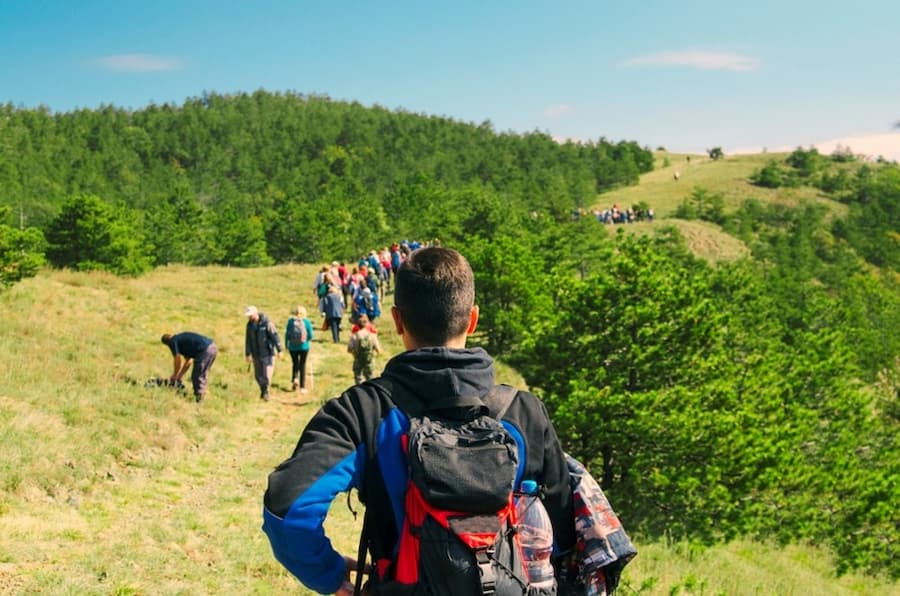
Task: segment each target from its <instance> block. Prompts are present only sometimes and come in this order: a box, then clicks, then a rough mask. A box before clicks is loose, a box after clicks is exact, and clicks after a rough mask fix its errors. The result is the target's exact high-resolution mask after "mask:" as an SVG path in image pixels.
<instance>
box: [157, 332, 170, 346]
mask: <svg viewBox="0 0 900 596" xmlns="http://www.w3.org/2000/svg"><path fill="white" fill-rule="evenodd" d="M159 341H161V342H163V343H164V344H166V345H167V346H168V345H171V344H172V336H171V334H169V333H164V334H163V336H162V337H160V338H159Z"/></svg>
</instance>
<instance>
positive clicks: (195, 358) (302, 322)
mask: <svg viewBox="0 0 900 596" xmlns="http://www.w3.org/2000/svg"><path fill="white" fill-rule="evenodd" d="M431 244H433V242H428V243H426V244H425V245H424V246H428V245H431ZM422 246H423V244H422V243H420V242H419V241H416V240H413V241H411V242H410V241H407V240H403V241H401V242H395V243H394V244H392V245H391V246H390V247H384V248H382V249H381V250H377V251H376V250H371V251H369V253H368V254H367V255H363V256H361V257H360V258H359V260H358V262H357V263H356V265H355V266H353V267H352V268H351V269H348V268H347V266H346V265H345V264H344V263H340V262H338V261H334V262H332V264H331V267H328V266H325V267H322V269H321V270H320V271H319V273H318V274H317V275H316V280H315V284H314V290H315V293H316V296H317V299H318V308H319V312H320V313H321V314H322V317H323V326H322V330H330V331H331V337H332V340H333V341H334V342H335V343H339V342H340V341H341V337H340V335H341V329H342V322H343V319H344V313H345V309H348V308H349V311H350V317H349V318H350V323H351V324H352V328H351V335H350V340H349V341H348V343H347V351H348V352H350V354H352V355H353V376H354V378H355V379H356V382H357V383H360V382H362V381H363V380H368V379H371V378H372V376H373V374H374V372H373V366H374V358H375V355H376V354H379V353H381V351H382V350H381V344H380V343H379V341H378V335H377V334H378V331H377V329H376V327H375V321H376V320H377V319H378V318H379V317H380V316H381V301H382V300H383V298H384V294H385V292H390V291H391V289H390V288H391V283H392V278H393V273H392V272H395V271H396V270H397V269H398V268H399V267H400V265H401V264H402V263H403V262H404V261H405V260H406V259H408V258H409V255H410V254H412V252H413V251H415V250H417V249H418V248H420V247H422ZM244 316H246V317H247V327H246V331H245V338H244V354H245V357H246V360H247V363H248V365H249V366H252V368H253V376H254V378H255V380H256V383H257V385H258V386H259V390H260V394H259V396H260V398H261V399H262V400H264V401H268V399H269V388H270V387H271V385H272V378H273V375H274V371H275V359H276V358H281V357H282V355H283V353H284V351H285V349H286V350H287V352H288V354H290V357H291V389H292V390H297V389H299V390H300V393H301V394H305V393H307V392H308V387H307V385H308V379H309V378H310V375H307V370H308V359H309V349H310V345H311V344H310V342H311V341H312V339H313V324H312V322H311V321H310V319H309V316H308V313H307V310H306V308H304V307H303V306H296V307H294V308H293V309H292V311H291V316H290V318H289V319H288V321H287V325H286V328H285V331H284V341H283V342H282V340H281V335H280V334H279V332H278V330H277V328H276V327H275V324H274V323H273V322H272V321H271V319H270V318H269V317H268V316H267V315H266V314H265V313H263V312H261V311H260V310H259V309H258V308H257V307H256V306H252V305H251V306H248V307H247V308H246V310H245V312H244ZM161 341H162V343H163V344H165V345H166V346H167V347H168V348H169V350H170V351H171V353H172V357H173V363H174V364H173V372H172V375H171V376H170V377H169V378H168V379H165V381H166V384H167V385H170V386H181V385H182V378H183V377H184V376H185V375H186V374H187V371H188V370H189V369H190V370H191V382H192V389H193V393H194V399H195V401H197V402H198V403H199V402H201V401H203V399H204V398H205V397H206V394H207V392H208V386H209V371H210V368H211V367H212V365H213V362H215V359H216V356H217V355H218V348H217V346H216V344H215V342H214V341H213V340H212V338H210V337H207V336H204V335H201V334H199V333H195V332H193V331H185V332H182V333H178V334H175V335H172V334H168V333H167V334H164V335H163V336H162V338H161ZM192 365H193V368H192Z"/></svg>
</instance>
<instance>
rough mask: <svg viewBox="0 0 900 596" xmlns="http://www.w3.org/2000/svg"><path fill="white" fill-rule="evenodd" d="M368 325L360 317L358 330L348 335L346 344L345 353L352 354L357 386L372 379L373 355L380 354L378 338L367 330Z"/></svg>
mask: <svg viewBox="0 0 900 596" xmlns="http://www.w3.org/2000/svg"><path fill="white" fill-rule="evenodd" d="M368 323H369V321H368V320H367V319H366V318H365V316H363V317H361V318H360V328H359V329H357V331H356V332H355V333H353V334H351V335H350V341H348V342H347V351H348V352H350V353H351V354H353V378H354V379H355V380H356V384H357V385H359V384H360V383H362V382H363V380H366V381H368V380H369V379H371V378H372V367H373V365H374V364H375V355H376V354H380V353H381V344H379V343H378V336H377V335H376V334H374V333H372V332H371V331H370V330H369V328H368Z"/></svg>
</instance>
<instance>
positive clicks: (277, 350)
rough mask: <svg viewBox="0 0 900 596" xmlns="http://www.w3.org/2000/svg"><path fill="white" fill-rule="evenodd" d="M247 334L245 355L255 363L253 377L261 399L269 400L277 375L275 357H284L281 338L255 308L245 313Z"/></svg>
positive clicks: (263, 314)
mask: <svg viewBox="0 0 900 596" xmlns="http://www.w3.org/2000/svg"><path fill="white" fill-rule="evenodd" d="M244 316H246V317H247V332H246V334H245V336H244V355H245V356H246V357H247V362H253V376H254V378H255V379H256V383H257V384H258V385H259V398H260V399H262V400H264V401H268V400H269V386H270V385H271V384H272V375H273V374H274V373H275V356H276V355H277V356H278V357H279V358H281V357H282V348H281V337H280V336H279V335H278V330H277V329H276V328H275V325H274V324H273V323H272V321H270V320H269V317H267V316H266V315H265V313H262V312H260V311H259V309H258V308H256V307H255V306H248V307H247V309H246V310H245V311H244Z"/></svg>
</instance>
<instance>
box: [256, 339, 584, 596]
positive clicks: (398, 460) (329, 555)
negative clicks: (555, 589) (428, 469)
mask: <svg viewBox="0 0 900 596" xmlns="http://www.w3.org/2000/svg"><path fill="white" fill-rule="evenodd" d="M493 386H494V366H493V361H492V360H491V357H490V356H489V355H488V354H487V352H485V351H484V350H482V349H480V348H475V349H450V348H423V349H419V350H412V351H408V352H404V353H402V354H400V355H398V356H395V357H394V358H392V359H391V360H390V361H389V362H388V364H387V366H386V367H385V370H384V373H383V374H382V376H381V378H379V379H376V380H374V381H369V382H366V383H362V384H360V385H356V386H354V387H352V388H350V389H348V390H347V391H345V392H344V393H343V394H342V395H341V396H340V397H336V398H334V399H331V400H329V401H328V402H327V403H326V404H325V405H324V406H322V408H321V409H320V410H319V411H318V412H317V413H316V415H315V416H314V417H313V418H312V420H310V422H309V424H308V425H307V427H306V429H304V431H303V434H302V435H301V437H300V441H299V443H298V444H297V447H296V449H295V450H294V453H293V455H292V456H291V457H290V458H289V459H287V460H286V461H284V462H283V463H282V464H281V465H279V466H278V467H277V468H276V469H275V471H273V472H272V473H271V474H270V475H269V486H268V490H267V491H266V494H265V498H264V508H263V531H265V533H266V535H267V536H268V537H269V541H270V542H271V544H272V550H273V552H274V554H275V558H276V559H278V561H280V562H281V563H282V564H283V565H284V566H285V567H286V568H287V569H288V570H289V571H290V572H291V573H293V574H294V575H295V576H296V577H297V578H298V579H299V580H300V581H301V582H303V584H304V585H306V586H307V587H309V588H311V589H313V590H316V591H317V592H320V593H323V594H330V593H333V592H335V591H336V590H337V589H338V588H339V587H340V586H341V583H342V582H343V580H344V576H345V568H344V561H343V558H342V554H341V553H338V552H337V551H335V550H334V548H333V547H332V545H331V542H330V540H329V539H328V537H327V536H326V535H325V532H324V529H323V523H324V520H325V517H326V515H327V513H328V509H329V507H330V505H331V503H332V501H333V500H334V499H335V498H336V497H337V496H338V494H339V493H342V492H346V491H349V490H351V489H354V488H356V489H357V490H359V493H360V498H361V499H362V500H363V502H364V503H365V505H366V507H367V509H371V513H374V515H370V516H369V517H370V520H371V521H370V523H371V524H372V526H373V527H372V528H371V530H370V532H369V534H370V538H371V546H370V548H371V552H372V554H373V558H374V559H376V560H378V559H392V558H393V555H395V554H396V548H397V541H398V537H399V535H400V531H401V528H402V526H403V502H404V492H405V490H406V487H407V484H408V478H407V472H406V460H405V456H404V454H403V451H402V448H401V445H400V437H401V436H402V435H404V434H405V433H406V432H407V430H408V429H409V419H408V417H407V415H406V414H405V413H404V412H403V411H401V410H400V409H399V408H398V407H397V406H396V405H395V403H396V402H401V403H410V402H409V401H408V400H411V399H412V400H418V401H419V402H421V403H429V402H432V401H436V400H446V399H451V398H454V397H460V396H473V395H474V396H478V397H479V398H482V399H483V398H484V397H485V396H486V395H487V394H488V393H489V392H490V391H491V389H492V388H493ZM401 393H402V395H401ZM395 396H396V397H395ZM501 422H502V423H503V425H504V426H506V428H507V429H508V430H509V431H510V432H511V434H512V435H513V436H514V437H515V438H516V441H517V443H518V444H519V449H520V452H521V453H520V455H521V457H520V458H519V459H520V462H521V463H520V470H519V476H520V478H523V477H524V478H531V479H535V480H537V481H538V482H539V483H540V484H542V485H544V487H545V492H546V498H545V501H544V504H545V505H546V507H547V510H548V512H549V514H550V517H551V520H552V521H553V528H554V535H555V536H554V537H555V541H556V545H557V547H558V548H559V549H560V550H561V551H566V550H568V549H569V548H571V546H572V545H573V544H574V540H575V530H574V522H573V520H574V515H573V511H572V504H571V493H570V492H569V473H568V470H567V467H566V462H565V457H564V455H563V451H562V447H561V445H560V443H559V439H558V437H557V436H556V432H555V430H554V429H553V426H552V424H551V423H550V419H549V417H548V415H547V410H546V408H545V407H544V404H543V403H542V402H541V401H540V400H538V399H537V398H536V397H535V396H534V395H532V394H530V393H528V392H523V391H520V392H518V394H517V395H516V397H515V398H514V399H513V400H512V403H511V404H510V406H509V408H508V410H507V411H506V414H505V415H504V416H503V419H502V421H501ZM348 554H355V553H348Z"/></svg>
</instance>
